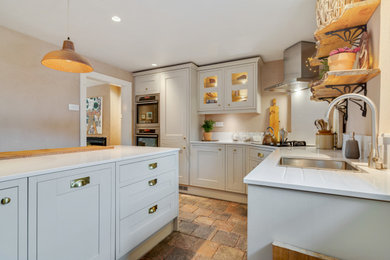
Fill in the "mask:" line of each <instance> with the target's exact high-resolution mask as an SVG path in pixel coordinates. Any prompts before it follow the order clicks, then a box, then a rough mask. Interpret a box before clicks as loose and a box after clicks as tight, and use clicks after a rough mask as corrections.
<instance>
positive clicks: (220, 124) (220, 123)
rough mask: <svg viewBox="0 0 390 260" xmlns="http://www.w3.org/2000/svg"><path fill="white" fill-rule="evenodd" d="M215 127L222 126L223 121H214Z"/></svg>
mask: <svg viewBox="0 0 390 260" xmlns="http://www.w3.org/2000/svg"><path fill="white" fill-rule="evenodd" d="M215 126H216V127H223V122H215Z"/></svg>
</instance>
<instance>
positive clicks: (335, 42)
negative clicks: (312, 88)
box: [310, 0, 381, 66]
mask: <svg viewBox="0 0 390 260" xmlns="http://www.w3.org/2000/svg"><path fill="white" fill-rule="evenodd" d="M380 2H381V1H380V0H365V1H361V2H357V3H353V4H348V5H346V6H345V8H344V10H343V12H342V14H341V16H340V17H339V18H337V19H335V20H334V21H332V22H331V23H329V24H328V25H326V26H323V27H321V28H318V29H317V31H316V32H315V33H314V37H315V38H316V40H317V53H316V55H315V57H314V58H313V60H311V62H310V64H311V65H312V66H317V65H319V64H320V59H321V58H326V57H328V56H329V53H330V52H331V51H332V50H334V49H337V48H342V47H349V48H351V47H352V45H353V43H354V41H355V43H356V40H357V39H358V36H359V35H360V34H361V33H362V32H363V31H362V30H364V28H361V26H364V25H366V24H367V23H368V21H369V20H370V18H371V16H372V15H373V13H374V12H375V10H376V8H377V7H378V5H379V4H380ZM335 33H337V34H339V35H336V34H335ZM344 33H346V34H347V35H344ZM340 36H346V37H348V36H350V38H351V39H350V41H346V40H344V39H342V38H341V37H340ZM353 36H355V37H353Z"/></svg>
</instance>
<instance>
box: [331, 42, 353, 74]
mask: <svg viewBox="0 0 390 260" xmlns="http://www.w3.org/2000/svg"><path fill="white" fill-rule="evenodd" d="M359 50H360V48H359V47H357V48H353V49H351V48H348V47H344V48H338V49H336V50H333V51H331V52H330V53H329V58H328V64H329V70H351V69H353V65H354V64H355V60H356V53H357V52H358V51H359Z"/></svg>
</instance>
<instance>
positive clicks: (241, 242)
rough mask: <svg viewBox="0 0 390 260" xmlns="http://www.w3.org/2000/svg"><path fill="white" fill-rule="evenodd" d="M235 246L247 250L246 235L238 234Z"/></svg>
mask: <svg viewBox="0 0 390 260" xmlns="http://www.w3.org/2000/svg"><path fill="white" fill-rule="evenodd" d="M236 247H237V248H239V249H240V250H242V251H244V252H246V250H247V239H246V236H240V238H239V239H238V242H237V245H236Z"/></svg>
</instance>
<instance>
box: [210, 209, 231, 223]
mask: <svg viewBox="0 0 390 260" xmlns="http://www.w3.org/2000/svg"><path fill="white" fill-rule="evenodd" d="M231 216H232V215H231V214H229V213H224V212H222V213H219V212H218V211H214V212H213V213H212V214H211V215H210V216H209V217H210V218H213V219H218V220H224V221H226V220H228V219H229V218H230V217H231Z"/></svg>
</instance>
